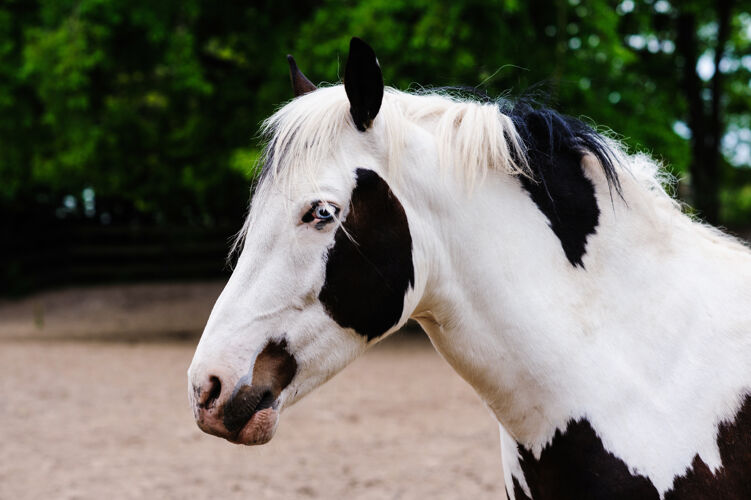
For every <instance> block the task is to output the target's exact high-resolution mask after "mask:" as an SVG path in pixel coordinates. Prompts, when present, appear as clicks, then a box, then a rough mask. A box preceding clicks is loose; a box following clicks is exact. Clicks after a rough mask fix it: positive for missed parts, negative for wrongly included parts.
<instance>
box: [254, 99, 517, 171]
mask: <svg viewBox="0 0 751 500" xmlns="http://www.w3.org/2000/svg"><path fill="white" fill-rule="evenodd" d="M349 106H350V105H349V101H348V100H347V96H346V94H345V92H344V87H343V86H342V85H335V86H332V87H324V88H320V89H318V90H316V91H315V92H311V93H309V94H305V95H303V96H301V97H298V98H296V99H294V100H292V101H291V102H289V103H288V104H286V105H285V106H284V107H282V108H281V109H280V110H279V111H277V112H276V113H275V114H274V115H272V116H271V117H269V118H268V119H266V120H265V121H264V123H263V125H262V133H263V135H264V136H265V137H268V138H269V142H268V146H267V148H266V152H265V155H264V156H263V158H262V159H261V161H263V162H264V164H265V165H264V171H265V172H266V173H270V174H271V175H272V176H274V177H279V176H285V177H286V176H287V175H289V176H292V177H297V176H298V175H300V174H303V175H305V176H306V177H311V178H313V177H314V176H313V175H312V174H313V173H314V172H315V170H316V169H317V168H318V167H319V166H320V165H321V164H322V163H323V162H324V161H325V160H326V159H328V158H330V157H331V156H334V155H336V154H337V151H338V150H339V147H338V146H339V140H340V138H341V136H342V134H343V132H344V131H345V130H346V129H348V128H351V129H353V130H354V124H353V123H352V119H351V117H350V114H349ZM427 122H430V123H431V124H432V125H433V126H434V127H435V130H436V142H437V144H438V148H439V151H438V153H439V158H440V159H441V168H442V169H448V168H449V167H450V165H469V166H471V167H469V168H466V169H465V170H464V171H463V172H462V173H463V175H464V178H465V180H466V181H467V183H468V185H469V186H472V185H474V184H475V182H476V181H477V180H480V181H481V180H482V179H483V178H484V176H485V175H486V173H487V171H488V170H490V169H494V170H499V171H504V172H506V173H508V174H510V175H526V176H531V172H530V170H529V166H528V165H527V163H526V160H525V155H524V145H523V143H522V141H521V139H520V138H519V136H518V134H517V133H516V130H515V129H514V125H513V123H512V121H511V119H510V118H509V117H508V116H506V115H504V114H502V113H501V112H500V111H499V110H498V106H497V105H496V104H495V103H493V102H488V103H481V102H477V101H473V100H471V99H462V98H459V97H457V96H454V95H450V94H448V93H445V92H444V93H438V92H434V93H427V94H419V95H418V94H410V93H407V92H401V91H398V90H395V89H392V88H386V91H385V93H384V96H383V104H382V105H381V110H380V111H379V113H378V117H377V118H376V119H375V121H374V124H373V131H374V132H375V133H376V135H379V136H380V137H382V138H383V145H384V147H385V150H386V155H387V158H388V168H389V169H390V170H393V169H398V168H399V166H400V165H401V163H402V156H401V153H402V146H403V144H404V140H405V132H406V129H407V127H406V126H407V125H408V124H410V123H412V124H417V125H420V124H422V123H427Z"/></svg>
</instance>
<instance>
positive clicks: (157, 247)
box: [0, 223, 237, 295]
mask: <svg viewBox="0 0 751 500" xmlns="http://www.w3.org/2000/svg"><path fill="white" fill-rule="evenodd" d="M236 230H237V228H211V229H207V228H199V227H163V226H156V227H138V226H135V227H112V226H86V225H77V224H62V223H61V224H59V225H57V226H52V227H45V228H44V229H40V228H39V227H36V226H35V225H34V224H25V225H23V226H20V227H19V226H16V227H15V228H14V231H13V234H12V235H10V237H9V238H5V243H4V244H3V247H4V248H3V250H4V251H3V253H5V254H6V255H5V256H4V257H3V266H2V267H0V269H2V275H0V279H1V280H2V284H3V287H2V288H1V289H0V295H19V294H23V293H28V292H31V291H34V290H38V289H42V288H49V287H56V286H62V285H68V284H92V283H105V282H128V281H150V280H176V279H181V280H183V279H186V280H187V279H210V278H220V277H222V276H227V275H228V274H229V269H228V268H227V266H226V263H225V258H226V255H227V249H228V247H229V244H228V240H229V238H231V236H232V235H233V233H234V232H235V231H236Z"/></svg>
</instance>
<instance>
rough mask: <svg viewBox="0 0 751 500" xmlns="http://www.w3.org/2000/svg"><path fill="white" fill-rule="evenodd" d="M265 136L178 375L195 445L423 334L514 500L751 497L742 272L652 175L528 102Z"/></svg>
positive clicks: (303, 104)
mask: <svg viewBox="0 0 751 500" xmlns="http://www.w3.org/2000/svg"><path fill="white" fill-rule="evenodd" d="M289 59H290V68H291V74H292V83H293V88H294V91H295V96H296V97H295V98H294V99H293V100H292V101H291V102H289V103H288V104H286V105H285V106H284V107H282V108H281V109H280V110H279V111H278V112H276V113H275V114H274V115H273V116H271V117H270V118H269V119H267V120H266V122H264V125H263V131H264V133H265V136H266V138H267V141H268V143H267V147H266V149H265V155H264V160H263V161H264V165H263V170H262V173H261V176H260V180H259V183H258V185H257V189H256V191H255V194H254V196H253V202H252V207H251V209H250V211H249V215H248V217H247V220H246V222H245V225H244V227H243V229H242V231H241V235H240V237H239V240H238V242H237V244H236V245H237V247H238V249H239V257H238V260H237V264H236V267H235V269H234V272H233V274H232V276H231V278H230V280H229V282H228V283H227V285H226V287H225V289H224V291H223V292H222V294H221V296H220V297H219V299H218V300H217V302H216V305H215V306H214V309H213V311H212V313H211V316H210V318H209V321H208V324H207V325H206V329H205V331H204V333H203V336H202V338H201V340H200V343H199V344H198V347H197V350H196V353H195V357H194V358H193V362H192V364H191V366H190V369H189V371H188V377H189V395H190V400H191V403H192V406H193V409H194V414H195V417H196V420H197V422H198V425H199V426H200V428H201V429H203V430H204V431H206V432H208V433H211V434H215V435H217V436H220V437H223V438H226V439H228V440H229V441H232V442H234V443H242V444H261V443H265V442H267V441H268V440H270V439H271V438H272V436H273V435H274V431H275V429H276V427H277V424H278V422H279V415H280V413H281V412H282V410H283V409H284V408H285V407H287V406H289V405H291V404H292V403H294V402H295V401H297V400H298V399H300V398H301V397H303V396H304V395H305V394H307V393H308V392H310V391H311V390H312V389H314V388H316V387H317V386H319V385H321V384H323V383H324V382H325V381H326V380H328V379H329V378H330V377H332V376H333V375H334V374H336V373H337V372H338V371H340V370H341V369H342V368H343V367H344V366H345V365H347V364H348V363H350V362H351V361H353V360H354V359H355V358H356V357H358V356H359V355H361V354H362V353H363V352H364V351H365V350H366V349H368V348H369V347H370V346H372V345H373V344H375V343H377V342H379V341H380V340H382V339H383V338H385V337H386V336H388V335H390V334H391V333H393V332H394V331H396V330H398V329H399V328H401V327H402V326H403V325H404V324H405V322H406V321H407V320H408V319H409V318H414V319H416V320H417V321H418V322H419V323H420V325H421V326H422V328H423V329H424V330H425V331H426V333H427V334H428V336H429V337H430V340H431V341H432V343H433V345H434V346H435V348H436V349H437V350H438V352H439V353H440V354H441V355H442V356H443V357H444V358H445V359H446V361H448V363H450V364H451V366H452V367H453V368H454V369H455V370H456V372H457V373H458V374H459V375H460V376H462V377H463V378H464V379H465V380H467V382H469V384H471V385H472V387H473V388H474V389H475V390H476V391H477V393H478V394H479V395H480V397H481V398H482V399H483V401H484V402H485V403H486V404H487V406H488V407H489V408H490V409H491V410H492V412H493V414H494V415H495V417H496V418H497V419H498V422H499V426H500V435H501V449H502V451H501V453H502V458H503V464H504V477H505V482H506V486H507V494H508V496H509V497H510V498H512V499H514V500H519V499H535V500H539V499H577V500H580V499H641V500H643V499H658V498H665V499H700V498H701V499H706V498H717V499H734V500H736V499H737V500H740V499H746V500H748V499H751V396H750V394H751V252H750V251H749V249H747V248H746V247H745V246H743V245H742V244H741V243H739V242H738V241H736V240H735V239H733V238H731V237H729V236H727V235H725V234H722V233H721V232H720V231H718V230H716V229H714V228H712V227H709V226H707V225H704V224H701V223H699V222H697V221H695V220H692V219H691V218H690V217H688V216H686V215H684V214H683V213H682V212H681V210H680V206H679V205H678V204H677V203H676V202H675V201H674V200H673V199H671V197H670V196H669V195H668V194H666V192H665V191H664V189H663V187H662V182H661V181H662V179H661V175H662V174H661V173H660V170H659V167H658V165H657V164H656V163H655V162H654V161H653V160H651V159H650V158H649V157H647V156H645V155H642V154H636V155H630V154H628V153H627V152H626V151H625V150H624V149H623V148H622V146H621V145H620V144H618V143H617V142H615V141H613V140H611V139H609V138H607V137H604V136H602V135H600V134H598V133H597V132H596V131H594V130H593V129H591V128H590V127H589V126H587V125H585V124H584V123H582V122H580V121H578V120H576V119H573V118H570V117H566V116H563V115H560V114H558V113H556V112H554V111H551V110H548V109H543V108H540V107H536V106H531V105H527V104H524V103H521V102H516V103H514V102H508V101H501V102H492V101H490V100H488V99H477V98H472V97H467V96H457V95H452V94H450V93H447V92H445V91H442V92H439V91H433V92H422V93H406V92H400V91H397V90H393V89H391V88H384V85H383V79H382V76H381V70H380V67H379V65H378V61H377V59H376V56H375V53H374V52H373V50H372V49H371V48H370V46H368V45H367V44H366V43H364V42H363V41H361V40H359V39H357V38H353V39H352V41H351V43H350V52H349V56H348V60H347V64H346V71H345V76H344V84H343V85H334V86H330V87H325V88H316V86H315V85H313V84H312V83H311V82H310V81H309V80H308V79H307V78H305V76H304V75H303V74H302V73H301V72H300V71H299V70H298V69H297V67H296V65H295V64H294V60H293V59H292V58H291V57H290V58H289Z"/></svg>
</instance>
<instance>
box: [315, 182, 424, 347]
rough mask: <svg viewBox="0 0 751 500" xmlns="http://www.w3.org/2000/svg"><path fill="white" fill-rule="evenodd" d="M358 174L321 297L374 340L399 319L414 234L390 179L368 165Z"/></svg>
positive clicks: (343, 321) (342, 320)
mask: <svg viewBox="0 0 751 500" xmlns="http://www.w3.org/2000/svg"><path fill="white" fill-rule="evenodd" d="M356 176H357V182H356V185H355V188H354V189H353V191H352V197H351V200H350V207H349V212H348V213H347V214H346V219H345V221H344V223H343V224H342V225H343V226H344V227H343V228H339V229H338V230H337V232H336V235H335V236H334V245H333V246H332V247H331V248H330V250H329V252H328V259H327V261H326V279H325V282H324V284H323V287H322V288H321V292H320V294H319V295H318V298H319V300H320V301H321V303H322V304H323V306H324V307H325V309H326V311H327V312H328V314H329V315H330V316H331V317H332V318H333V319H334V321H336V322H337V323H338V324H339V325H340V326H342V327H345V328H352V329H354V330H355V331H356V332H357V333H359V334H361V335H364V336H366V337H367V338H368V340H372V339H374V338H376V337H379V336H380V335H383V334H384V333H386V331H388V330H389V329H390V328H391V327H392V326H394V325H395V324H396V323H397V322H398V321H399V319H400V318H401V316H402V311H403V308H404V296H405V294H406V293H407V290H408V289H409V287H411V286H414V281H415V271H414V266H413V264H412V237H411V235H410V232H409V224H408V222H407V216H406V214H405V213H404V208H403V207H402V204H401V203H399V200H398V199H397V198H396V197H395V196H394V194H393V193H392V192H391V189H390V188H389V186H388V184H387V183H386V181H384V180H383V179H382V178H381V177H380V176H379V175H378V174H377V173H375V172H373V171H372V170H368V169H364V168H358V169H357V171H356Z"/></svg>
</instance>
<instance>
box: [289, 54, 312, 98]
mask: <svg viewBox="0 0 751 500" xmlns="http://www.w3.org/2000/svg"><path fill="white" fill-rule="evenodd" d="M287 62H289V79H290V80H292V90H293V91H294V92H295V97H299V96H301V95H303V94H307V93H308V92H313V91H314V90H315V89H317V88H318V87H316V86H315V85H313V82H311V81H310V80H308V79H307V78H306V77H305V75H303V74H302V71H300V69H299V68H298V67H297V63H296V62H295V58H294V57H292V56H291V55H289V54H287Z"/></svg>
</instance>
